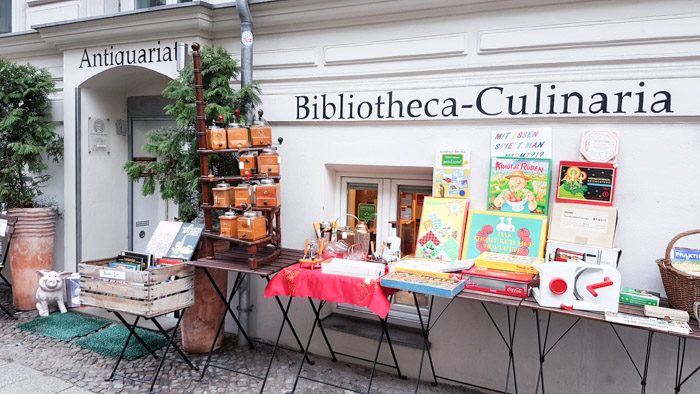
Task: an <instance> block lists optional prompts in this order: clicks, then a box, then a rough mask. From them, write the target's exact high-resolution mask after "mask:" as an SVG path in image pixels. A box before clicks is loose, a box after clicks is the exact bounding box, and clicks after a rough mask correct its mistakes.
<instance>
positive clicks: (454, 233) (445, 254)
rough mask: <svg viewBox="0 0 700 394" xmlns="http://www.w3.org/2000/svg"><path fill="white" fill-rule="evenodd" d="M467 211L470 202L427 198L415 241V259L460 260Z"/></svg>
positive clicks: (462, 199) (461, 199) (457, 199)
mask: <svg viewBox="0 0 700 394" xmlns="http://www.w3.org/2000/svg"><path fill="white" fill-rule="evenodd" d="M468 210H469V200H467V199H464V198H437V197H426V198H425V200H424V201H423V212H422V214H421V220H420V229H419V230H418V238H417V240H416V257H418V258H424V259H433V260H442V261H457V260H459V254H460V250H461V249H462V240H463V239H464V224H465V222H466V221H467V211H468Z"/></svg>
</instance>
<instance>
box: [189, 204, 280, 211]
mask: <svg viewBox="0 0 700 394" xmlns="http://www.w3.org/2000/svg"><path fill="white" fill-rule="evenodd" d="M237 208H238V207H215V206H213V205H209V204H202V209H204V210H210V209H221V210H226V209H237ZM280 208H282V206H281V205H278V206H276V207H251V208H250V210H251V211H259V212H279V210H280Z"/></svg>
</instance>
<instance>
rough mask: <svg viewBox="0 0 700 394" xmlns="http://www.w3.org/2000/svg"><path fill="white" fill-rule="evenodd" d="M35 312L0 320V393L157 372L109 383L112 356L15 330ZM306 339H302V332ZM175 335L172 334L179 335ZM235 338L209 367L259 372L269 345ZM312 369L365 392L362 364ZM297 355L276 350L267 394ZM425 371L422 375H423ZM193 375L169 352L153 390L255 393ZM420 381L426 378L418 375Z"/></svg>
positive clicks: (230, 378)
mask: <svg viewBox="0 0 700 394" xmlns="http://www.w3.org/2000/svg"><path fill="white" fill-rule="evenodd" d="M0 303H2V304H3V305H9V306H10V309H12V307H11V295H10V291H9V289H8V288H7V287H5V286H0ZM36 315H37V314H36V312H34V311H32V312H22V313H18V314H17V316H18V317H19V320H13V319H10V318H8V317H7V316H5V315H4V314H2V315H0V394H4V393H13V394H14V393H17V394H25V393H26V394H33V393H41V394H56V393H61V394H87V393H109V394H112V393H146V392H148V387H149V384H150V381H149V380H150V377H151V376H153V372H154V371H155V368H156V365H157V364H156V362H154V360H153V359H152V358H151V357H142V358H140V359H137V360H134V361H125V362H123V363H122V364H121V365H120V366H119V371H118V375H117V376H115V378H114V380H113V381H110V382H106V381H105V380H104V379H105V378H107V377H108V376H109V373H110V371H111V369H112V367H113V366H114V363H115V361H116V360H115V359H112V358H108V357H103V356H100V355H98V354H97V353H94V352H92V351H90V350H86V349H83V348H81V347H79V346H77V345H75V344H73V343H72V342H70V341H69V342H66V341H60V340H56V339H51V338H47V337H43V336H40V335H36V334H32V333H28V332H25V331H22V330H20V329H19V328H17V325H18V324H20V323H23V322H26V321H30V320H32V319H34V318H35V316H36ZM303 335H307V334H303ZM178 337H179V336H178ZM235 343H236V340H235V337H234V336H228V335H227V337H226V340H225V342H224V346H223V348H222V349H220V350H218V351H217V352H216V353H215V354H214V355H213V358H212V362H213V363H215V364H220V365H226V366H228V367H229V368H233V369H238V370H242V371H245V372H249V373H254V374H260V373H261V371H264V370H265V368H266V367H267V363H268V361H269V356H270V354H271V351H272V347H271V346H268V345H262V344H260V345H257V346H256V347H255V349H253V350H248V349H240V348H238V347H237V346H236V345H235ZM311 357H312V359H313V360H314V361H315V362H316V365H314V366H312V367H308V368H306V367H305V371H304V373H305V374H306V375H307V376H310V377H312V378H315V379H323V380H327V381H329V382H331V383H334V384H338V385H342V386H349V387H353V388H354V389H355V390H358V391H365V390H366V387H367V375H368V373H369V369H368V367H367V366H366V365H365V366H361V365H355V364H351V363H349V362H346V361H340V360H339V361H338V362H331V360H329V359H328V358H325V357H321V356H317V355H312V356H311ZM205 359H206V355H191V360H192V362H193V363H194V364H195V365H197V366H199V365H202V364H203V363H204V360H205ZM300 359H301V354H299V353H297V352H292V351H288V350H278V352H277V356H276V357H275V361H274V365H273V367H272V370H271V371H270V377H269V379H268V381H267V385H266V387H265V392H266V393H284V392H287V391H289V390H290V389H291V387H292V385H293V383H294V377H295V374H296V371H297V368H298V366H299V364H298V363H299V361H300ZM424 372H425V371H424ZM198 378H199V373H198V372H196V371H194V370H191V369H190V368H189V367H187V365H185V364H184V363H183V362H181V360H180V358H179V357H178V356H177V354H176V353H175V352H172V351H171V352H170V353H169V354H168V357H167V360H166V363H165V365H164V366H163V370H162V372H161V376H160V378H159V381H158V382H157V383H156V386H155V387H154V391H155V392H159V393H162V394H171V393H172V394H176V393H177V394H180V393H182V394H184V393H215V394H219V393H221V394H223V393H227V394H228V393H257V392H258V391H259V387H260V381H259V380H257V379H254V378H251V377H248V376H246V375H243V374H236V373H231V372H229V371H225V370H221V369H215V368H212V369H210V370H209V371H208V372H207V375H206V377H205V378H204V379H203V380H202V381H201V382H200V381H197V379H198ZM423 378H424V382H425V379H427V376H426V374H424V376H423ZM415 384H416V381H415V380H412V379H409V380H401V379H399V378H397V377H396V375H395V374H391V373H386V372H381V371H379V372H377V373H376V375H375V378H374V382H373V384H372V392H373V393H391V394H393V393H395V394H403V393H406V392H413V390H414V388H415ZM338 392H342V391H340V390H338V389H336V388H333V387H330V386H325V385H320V384H318V383H314V382H310V381H306V380H303V379H302V380H300V381H299V386H298V387H297V393H338ZM420 392H421V394H426V393H464V394H477V392H476V391H470V390H469V389H467V388H465V387H455V386H450V385H447V384H442V383H441V384H440V385H439V386H437V387H431V386H430V384H429V383H423V384H421V388H420Z"/></svg>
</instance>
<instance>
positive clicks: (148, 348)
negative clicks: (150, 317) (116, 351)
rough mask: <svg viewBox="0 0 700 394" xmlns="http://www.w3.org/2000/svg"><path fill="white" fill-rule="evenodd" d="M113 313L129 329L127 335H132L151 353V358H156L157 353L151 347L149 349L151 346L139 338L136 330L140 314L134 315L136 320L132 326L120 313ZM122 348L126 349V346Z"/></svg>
mask: <svg viewBox="0 0 700 394" xmlns="http://www.w3.org/2000/svg"><path fill="white" fill-rule="evenodd" d="M113 313H114V314H115V315H116V316H117V319H119V321H121V323H122V324H123V325H124V327H126V329H127V330H129V336H132V335H133V336H134V338H136V340H137V341H139V343H141V346H143V347H144V349H146V350H147V351H148V352H149V353H151V356H153V358H155V359H156V360H158V355H156V352H155V351H154V350H153V349H151V347H150V346H148V344H147V343H146V341H144V340H143V339H142V338H141V336H140V335H139V334H138V333H137V332H136V324H137V323H138V321H139V319H140V318H141V316H136V320H135V321H134V325H133V326H132V325H130V324H129V323H127V321H126V319H124V317H123V316H122V315H121V313H119V312H113ZM127 342H128V341H127ZM127 345H128V343H127ZM124 350H126V346H125V347H124Z"/></svg>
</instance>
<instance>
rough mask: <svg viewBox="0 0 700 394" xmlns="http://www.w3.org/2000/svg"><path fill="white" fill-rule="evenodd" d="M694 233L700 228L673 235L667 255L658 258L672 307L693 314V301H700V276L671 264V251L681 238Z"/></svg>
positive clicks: (657, 262)
mask: <svg viewBox="0 0 700 394" xmlns="http://www.w3.org/2000/svg"><path fill="white" fill-rule="evenodd" d="M694 234H700V230H689V231H684V232H682V233H680V234H678V235H676V236H675V237H673V239H672V240H671V242H669V243H668V246H667V247H666V257H665V258H663V259H658V260H656V264H657V265H658V266H659V272H660V273H661V280H662V281H663V283H664V289H665V290H666V296H667V297H668V302H669V303H670V304H671V306H672V307H674V308H676V309H681V310H684V311H686V312H688V313H690V315H691V316H693V303H695V302H697V301H700V276H695V275H690V274H687V273H685V272H683V271H681V270H678V269H676V268H674V267H673V266H671V251H672V249H673V246H674V245H675V244H676V242H677V241H678V240H679V239H681V238H683V237H687V236H689V235H694Z"/></svg>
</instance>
